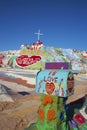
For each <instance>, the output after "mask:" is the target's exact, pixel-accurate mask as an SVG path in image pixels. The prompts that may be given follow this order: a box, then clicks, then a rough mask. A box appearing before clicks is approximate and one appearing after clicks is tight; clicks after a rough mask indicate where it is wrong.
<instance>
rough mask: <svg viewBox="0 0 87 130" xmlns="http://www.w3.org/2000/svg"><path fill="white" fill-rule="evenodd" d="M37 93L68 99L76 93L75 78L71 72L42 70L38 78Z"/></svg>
mask: <svg viewBox="0 0 87 130" xmlns="http://www.w3.org/2000/svg"><path fill="white" fill-rule="evenodd" d="M36 92H37V93H43V94H47V95H56V96H59V97H67V96H70V95H72V94H73V93H74V77H73V73H72V72H70V70H42V71H40V72H39V73H38V74H37V77H36Z"/></svg>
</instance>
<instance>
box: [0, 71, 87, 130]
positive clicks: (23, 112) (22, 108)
mask: <svg viewBox="0 0 87 130" xmlns="http://www.w3.org/2000/svg"><path fill="white" fill-rule="evenodd" d="M36 73H37V72H36ZM36 73H35V74H36ZM81 76H82V77H83V76H84V75H77V76H75V94H74V95H73V96H71V97H69V99H68V101H67V103H70V102H73V101H75V100H77V99H78V98H81V97H83V96H84V95H86V94H87V80H84V79H81ZM86 76H87V75H86ZM34 80H35V79H34ZM30 83H31V82H30ZM30 83H29V82H27V80H23V78H20V77H18V78H16V79H11V78H7V77H0V84H1V90H0V93H1V94H0V98H1V96H2V95H4V98H3V97H2V98H1V99H0V130H24V128H26V127H27V126H29V125H30V124H31V123H33V122H36V121H37V111H38V107H39V105H40V95H38V94H37V93H36V92H35V83H34V84H30ZM2 88H3V91H2ZM2 99H3V100H2Z"/></svg>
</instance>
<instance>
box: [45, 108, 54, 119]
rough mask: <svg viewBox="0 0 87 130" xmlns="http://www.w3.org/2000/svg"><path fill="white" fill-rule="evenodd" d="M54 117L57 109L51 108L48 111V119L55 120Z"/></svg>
mask: <svg viewBox="0 0 87 130" xmlns="http://www.w3.org/2000/svg"><path fill="white" fill-rule="evenodd" d="M54 117H55V111H54V109H50V110H49V111H48V114H47V119H48V120H53V119H54Z"/></svg>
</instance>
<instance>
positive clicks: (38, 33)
mask: <svg viewBox="0 0 87 130" xmlns="http://www.w3.org/2000/svg"><path fill="white" fill-rule="evenodd" d="M35 34H37V35H38V41H40V35H43V34H42V33H40V30H38V32H37V33H35Z"/></svg>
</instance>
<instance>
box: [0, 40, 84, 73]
mask: <svg viewBox="0 0 87 130" xmlns="http://www.w3.org/2000/svg"><path fill="white" fill-rule="evenodd" d="M38 42H40V41H38ZM38 42H37V43H33V44H32V46H29V45H27V44H26V45H21V49H20V50H8V51H5V52H2V53H0V55H1V57H0V63H1V66H7V64H8V66H10V67H13V68H15V67H16V68H18V67H19V66H18V65H17V63H16V58H17V57H19V56H21V55H27V56H28V57H32V56H40V57H41V60H40V61H39V62H37V63H34V64H31V65H29V66H26V67H23V68H27V69H44V66H45V63H46V62H70V63H71V65H72V69H73V70H80V71H82V72H87V52H86V51H84V50H75V49H63V48H55V47H47V46H44V45H43V43H42V42H40V43H39V44H38ZM37 44H38V45H37ZM2 55H4V56H2ZM28 60H30V59H28ZM28 62H29V61H28Z"/></svg>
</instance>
